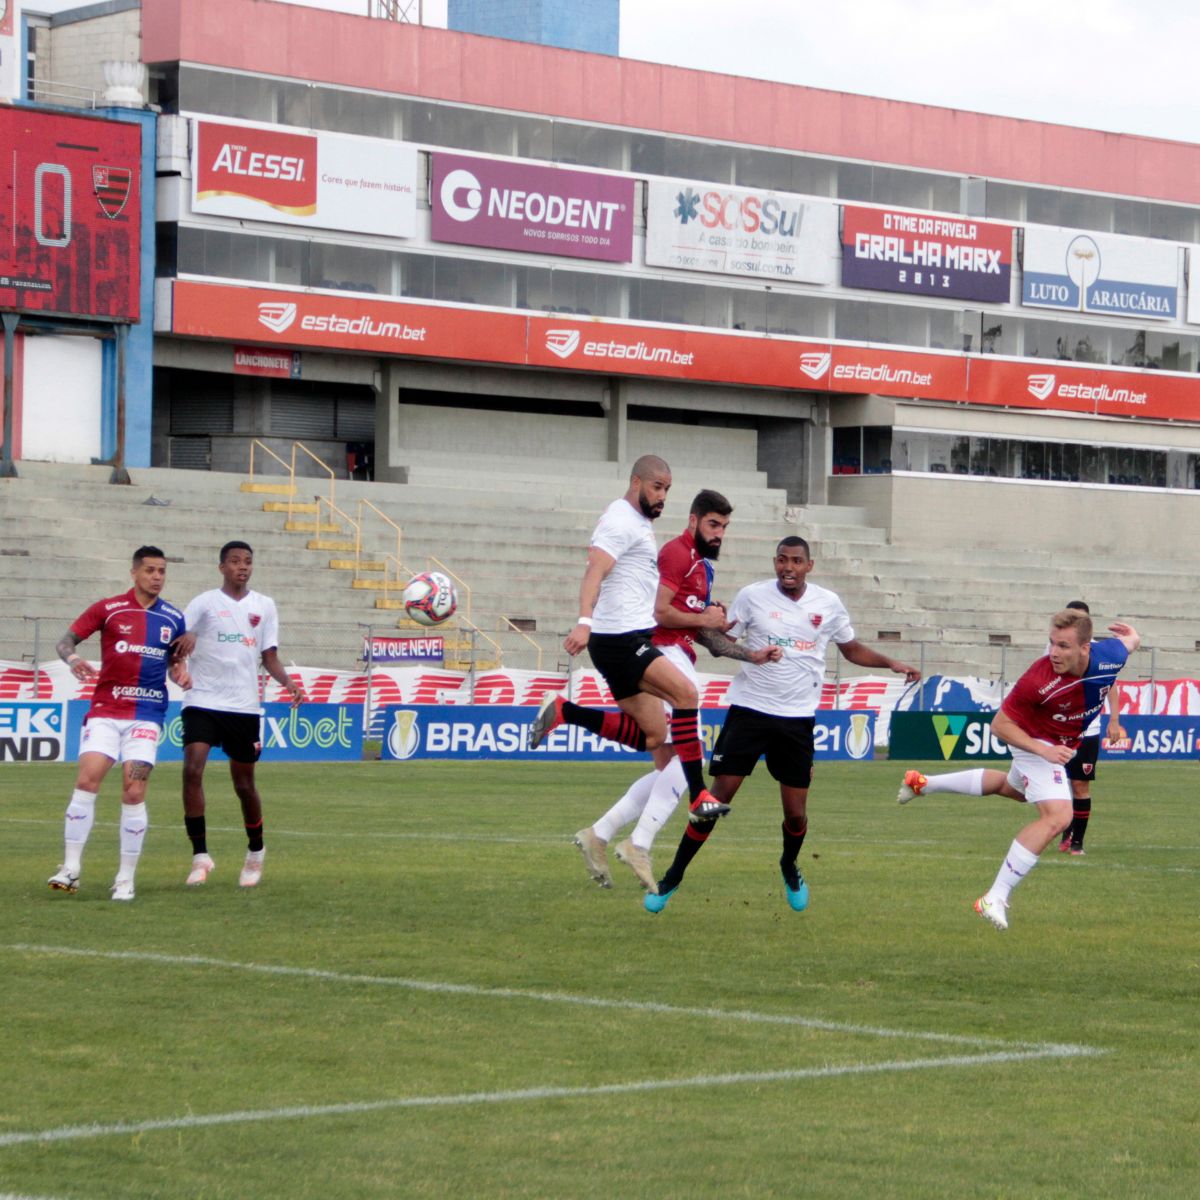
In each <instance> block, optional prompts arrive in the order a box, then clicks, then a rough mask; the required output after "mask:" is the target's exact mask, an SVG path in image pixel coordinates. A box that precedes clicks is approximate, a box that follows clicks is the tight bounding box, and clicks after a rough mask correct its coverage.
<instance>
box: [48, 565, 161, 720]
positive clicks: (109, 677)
mask: <svg viewBox="0 0 1200 1200" xmlns="http://www.w3.org/2000/svg"><path fill="white" fill-rule="evenodd" d="M184 630H185V622H184V619H183V613H181V612H180V611H179V609H177V608H176V607H175V606H174V605H173V604H168V603H167V602H166V601H165V600H163V599H162V598H161V597H158V598H157V599H155V601H154V603H153V604H151V605H150V607H149V608H143V607H142V606H141V605H140V604H139V603H138V602H137V599H136V597H135V595H134V590H133V588H130V589H129V591H127V592H126V593H125V594H124V595H123V596H110V597H109V598H108V599H107V600H97V601H96V603H95V604H93V605H92V606H91V608H89V609H87V611H86V612H84V613H83V615H82V616H81V617H80V618H79V619H78V620H77V621H76V622H75V624H74V625H72V626H71V632H72V633H73V634H74V635H75V636H76V637H77V638H79V640H80V641H84V640H86V639H87V638H89V637H91V636H92V634H93V633H96V632H97V631H99V634H100V678H99V679H98V680H96V688H95V691H94V692H93V693H92V705H91V707H90V708H89V709H88V716H89V717H111V718H112V719H113V720H116V721H156V722H158V724H160V725H161V724H162V721H163V715H164V714H165V713H166V711H167V654H168V652H169V651H170V648H171V643H172V642H174V641H175V640H176V638H178V637H180V636H181V635H182V634H183V633H184Z"/></svg>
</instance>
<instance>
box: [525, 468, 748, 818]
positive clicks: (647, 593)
mask: <svg viewBox="0 0 1200 1200" xmlns="http://www.w3.org/2000/svg"><path fill="white" fill-rule="evenodd" d="M670 490H671V468H670V467H669V466H668V465H667V464H666V462H665V461H664V460H663V459H661V458H659V457H658V456H657V455H654V454H643V455H642V457H641V458H639V459H638V460H637V462H635V463H634V464H633V470H632V471H631V473H630V476H629V488H628V489H627V491H626V492H625V494H624V495H623V496H622V497H621V498H620V499H618V500H614V501H613V502H612V503H611V504H610V505H609V506H608V508H606V509H605V510H604V513H603V515H602V516H601V518H600V520H599V522H598V523H597V525H596V528H595V531H594V532H593V533H592V540H591V545H590V547H589V548H588V560H587V567H586V568H585V570H584V573H583V582H582V583H581V585H580V588H579V618H578V620H577V621H576V624H575V628H574V629H572V630H571V632H570V633H569V634H568V635H567V639H566V641H565V642H564V643H563V645H564V647H565V648H566V650H567V653H568V654H570V655H572V656H574V655H576V654H578V653H579V652H580V651H581V650H583V649H585V648H586V649H587V651H588V653H589V654H590V655H591V658H592V662H593V663H594V664H595V667H596V670H598V671H599V672H600V674H601V675H602V676H603V677H604V680H605V682H606V683H607V684H608V686H609V690H610V691H611V692H612V696H613V699H614V700H615V701H616V702H617V707H618V710H619V711H617V712H609V711H607V710H606V709H601V708H585V707H583V706H582V705H579V704H574V703H572V702H571V701H570V700H567V699H566V698H565V697H563V696H560V695H556V694H554V693H551V694H550V695H548V696H547V697H546V699H545V700H544V701H543V702H542V705H541V707H540V708H539V709H538V713H537V716H536V717H535V718H534V720H533V724H532V726H531V728H530V737H529V744H530V747H531V748H532V749H536V748H537V747H538V746H540V745H541V744H542V742H544V741H545V740H546V738H547V736H548V735H549V734H550V732H551V730H553V729H555V728H557V727H558V726H559V725H561V724H563V723H564V722H565V723H567V724H570V725H582V726H583V728H585V729H587V730H590V731H591V732H592V733H596V734H599V735H600V736H601V737H604V738H607V739H608V740H609V741H613V742H620V743H621V744H622V745H625V746H632V747H633V748H634V749H635V750H656V749H657V748H658V747H659V746H661V745H662V744H663V743H664V742H665V741H666V740H667V718H666V714H665V713H664V711H663V706H662V703H660V702H661V701H665V702H666V703H667V704H668V705H669V706H670V708H671V714H672V715H671V740H672V742H674V744H675V751H676V753H677V754H678V755H679V760H680V763H681V764H682V767H683V772H684V775H685V777H686V778H687V784H688V792H689V797H690V808H689V812H688V819H689V820H693V821H703V820H711V819H714V818H716V817H719V816H721V815H722V814H723V813H726V812H728V811H729V806H728V805H726V804H721V803H720V802H719V801H717V800H716V799H715V798H714V797H713V796H712V794H711V793H710V792H709V791H708V790H707V789H706V788H705V786H704V763H703V757H704V752H703V750H702V748H701V746H700V735H699V704H700V698H699V694H698V692H697V690H696V685H695V684H694V683H693V682H691V680H689V679H688V678H687V676H686V675H684V673H683V672H682V671H681V670H680V669H679V668H678V667H677V666H675V665H674V664H673V663H672V662H671V660H670V659H669V658H667V657H666V656H665V655H664V654H663V652H662V650H661V649H659V647H657V646H655V645H654V643H653V642H652V641H651V637H652V635H653V633H654V625H655V618H654V607H655V600H656V597H657V595H658V585H659V578H658V546H657V544H656V543H655V540H654V526H653V522H654V521H655V520H657V519H658V517H659V516H661V515H662V510H663V506H664V505H665V504H666V501H667V493H668V492H669V491H670ZM707 620H708V622H709V623H711V624H712V625H713V626H714V627H715V626H718V625H721V626H723V625H724V623H725V615H724V613H723V612H721V611H720V610H717V611H716V612H715V613H713V614H712V615H711V616H709V617H708V618H707Z"/></svg>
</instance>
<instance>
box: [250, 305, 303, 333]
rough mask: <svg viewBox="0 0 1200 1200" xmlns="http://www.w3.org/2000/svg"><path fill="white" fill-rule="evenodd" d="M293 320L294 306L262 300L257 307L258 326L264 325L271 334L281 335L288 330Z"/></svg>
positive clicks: (294, 315)
mask: <svg viewBox="0 0 1200 1200" xmlns="http://www.w3.org/2000/svg"><path fill="white" fill-rule="evenodd" d="M295 319H296V306H295V304H290V303H283V302H278V301H274V300H264V301H263V302H262V303H261V304H260V305H259V306H258V321H259V324H260V325H265V326H266V327H267V328H268V329H269V330H271V332H272V333H283V332H284V331H285V330H288V329H290V328H291V326H292V322H293V321H295Z"/></svg>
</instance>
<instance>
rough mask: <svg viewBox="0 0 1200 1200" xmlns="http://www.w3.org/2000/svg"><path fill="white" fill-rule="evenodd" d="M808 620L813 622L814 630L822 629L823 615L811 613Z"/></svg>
mask: <svg viewBox="0 0 1200 1200" xmlns="http://www.w3.org/2000/svg"><path fill="white" fill-rule="evenodd" d="M808 619H809V620H810V621H811V622H812V627H813V628H814V629H820V628H821V620H822V618H821V614H820V613H809V614H808Z"/></svg>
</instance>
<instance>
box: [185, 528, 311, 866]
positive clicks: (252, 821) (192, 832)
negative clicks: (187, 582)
mask: <svg viewBox="0 0 1200 1200" xmlns="http://www.w3.org/2000/svg"><path fill="white" fill-rule="evenodd" d="M219 570H220V572H221V578H222V579H223V580H224V582H223V583H222V585H221V586H220V587H219V588H214V589H213V590H212V591H210V592H202V593H201V594H200V595H199V596H197V597H196V598H195V599H194V600H193V601H192V602H191V603H190V604H189V605H188V606H187V609H186V610H185V613H184V616H185V617H186V619H187V627H188V633H187V635H186V636H187V637H188V638H190V639H192V642H191V645H190V647H189V650H190V654H191V660H190V667H191V675H192V686H191V689H190V690H189V691H188V692H186V693H185V694H184V698H183V824H184V828H185V829H186V831H187V835H188V837H189V839H191V843H192V869H191V873H190V874H189V875H188V877H187V882H188V886H189V887H197V886H198V885H200V884H202V883H204V882H205V880H207V879H208V876H209V873H210V872H211V871H212V870H213V867H214V866H215V864H214V863H213V860H212V858H211V857H210V855H209V853H208V841H207V831H206V828H205V815H204V768H205V765H206V764H207V762H208V754H209V751H210V750H211V749H212V748H213V747H214V746H219V747H220V748H221V749H222V750H224V751H225V754H226V755H227V756H228V758H229V773H230V775H231V777H232V779H233V790H234V791H235V792H236V793H237V798H238V800H239V801H240V802H241V806H242V820H243V822H244V824H245V827H246V838H247V842H248V847H249V848H248V850H247V852H246V860H245V862H244V863H243V865H242V871H241V875H240V876H239V878H238V882H239V883H240V884H241V886H242V887H255V886H256V885H257V884H258V881H259V879H261V878H262V869H263V859H264V857H265V856H266V849H265V847H264V845H263V816H262V798H261V797H260V796H259V794H258V788H257V787H256V786H255V782H254V764H255V763H256V762H257V761H258V758H259V755H260V754H261V753H262V734H261V732H260V729H261V722H262V703H261V700H260V696H259V682H258V667H259V663H260V662H261V663H262V665H263V667H264V669H265V670H266V672H267V674H268V675H270V676H271V678H272V679H274V680H275V681H276V682H277V683H280V684H282V685H283V686H284V687H285V688H286V689H287V690H288V692H289V693H290V695H291V697H292V707H293V708H294V707H295V706H296V705H297V704H299V703H300V702H301V701H302V700H303V699H304V690H303V688H301V686H300V684H299V683H297V682H296V681H295V680H294V679H292V678H291V676H290V675H288V673H287V671H285V670H284V668H283V664H282V663H281V662H280V661H279V649H278V648H279V617H278V614H277V613H276V611H275V601H274V600H272V599H271V598H270V596H264V595H262V594H261V593H259V592H255V591H251V589H250V586H249V585H250V576H251V574H252V573H253V570H254V551H253V550H251V548H250V546H249V545H248V544H247V543H246V542H226V543H225V545H224V546H222V547H221V555H220V565H219Z"/></svg>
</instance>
